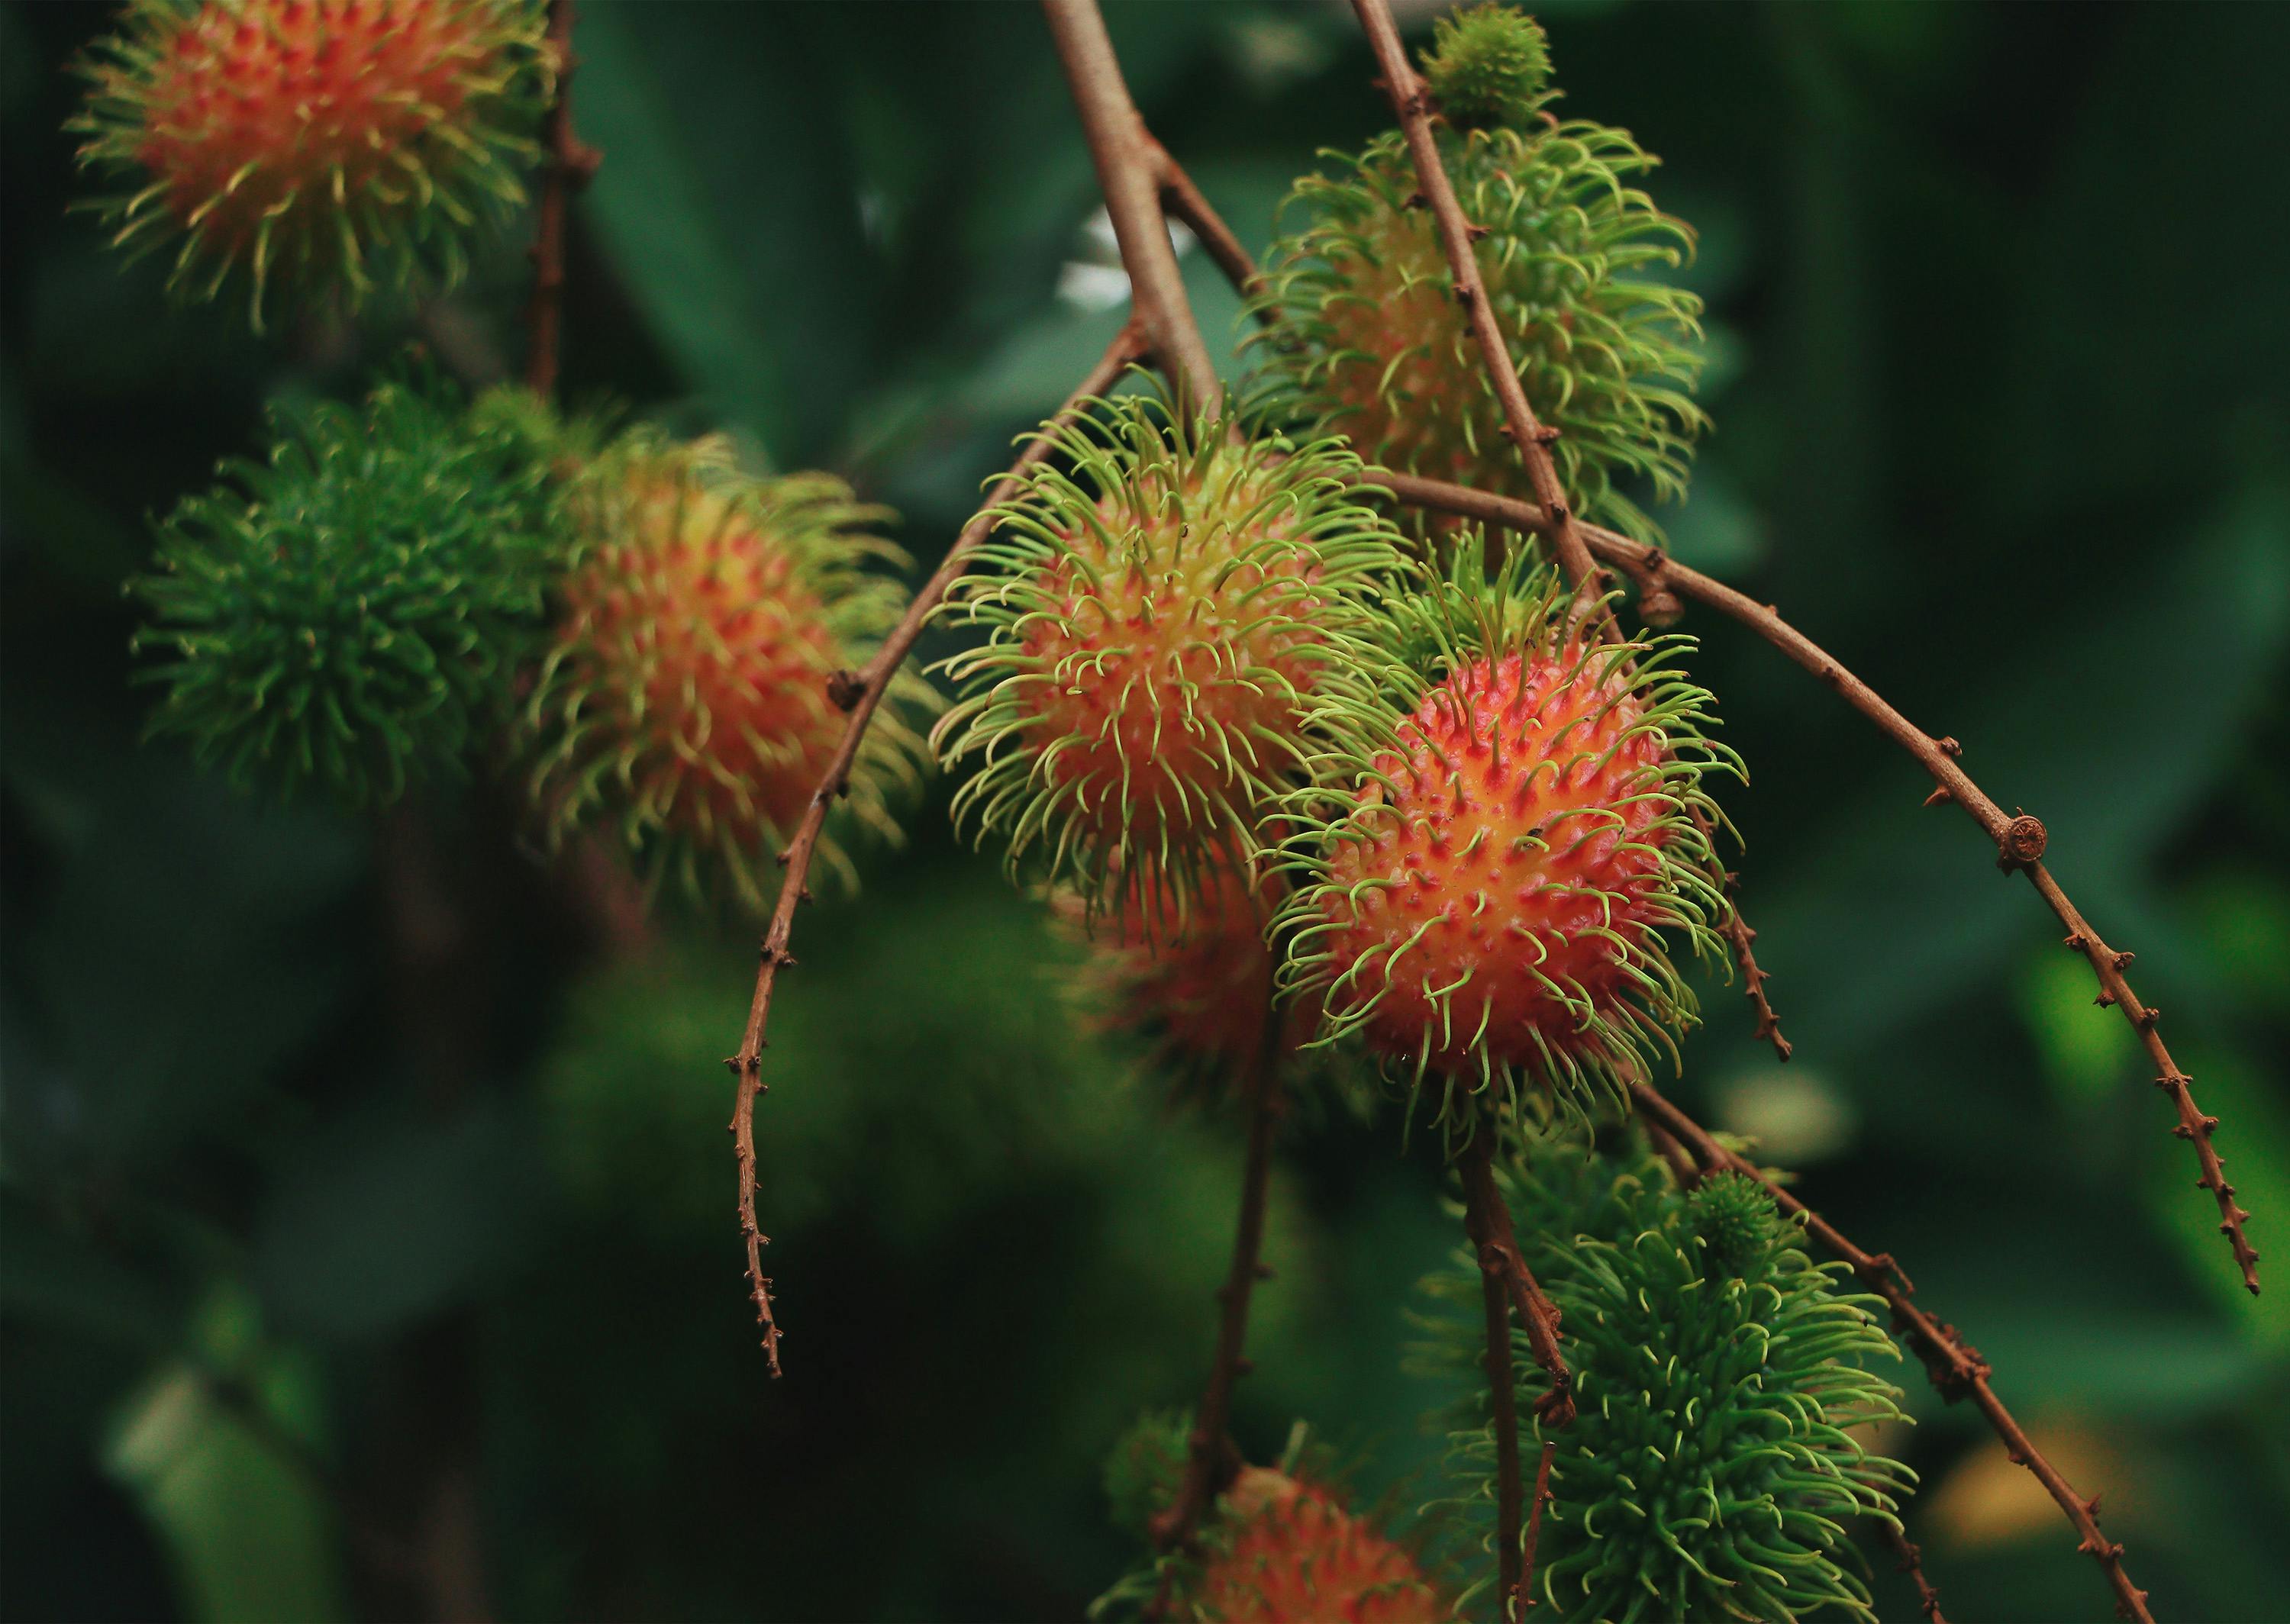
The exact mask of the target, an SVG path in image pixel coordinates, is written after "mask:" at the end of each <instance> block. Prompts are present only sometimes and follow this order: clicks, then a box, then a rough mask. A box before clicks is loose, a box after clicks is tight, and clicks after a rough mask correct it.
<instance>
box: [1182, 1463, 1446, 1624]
mask: <svg viewBox="0 0 2290 1624" xmlns="http://www.w3.org/2000/svg"><path fill="white" fill-rule="evenodd" d="M1252 1501H1253V1502H1255V1504H1254V1505H1253V1507H1252V1506H1251V1505H1250V1503H1249V1502H1252ZM1236 1502H1237V1503H1236ZM1227 1504H1228V1508H1229V1509H1228V1512H1227V1516H1228V1517H1229V1519H1230V1521H1229V1532H1228V1533H1227V1536H1226V1537H1225V1538H1224V1539H1223V1540H1218V1541H1216V1542H1215V1547H1216V1548H1215V1554H1214V1555H1213V1556H1211V1557H1210V1558H1209V1559H1208V1560H1207V1561H1206V1562H1205V1564H1203V1566H1202V1569H1201V1572H1200V1577H1199V1579H1198V1580H1197V1581H1196V1583H1195V1585H1194V1586H1193V1588H1192V1589H1191V1592H1190V1594H1189V1598H1188V1599H1189V1603H1190V1604H1191V1609H1192V1613H1193V1616H1194V1617H1196V1618H1198V1619H1203V1620H1216V1621H1217V1624H1334V1621H1336V1620H1342V1621H1343V1624H1430V1621H1431V1620H1437V1619H1445V1618H1446V1617H1447V1616H1448V1611H1447V1605H1446V1604H1445V1601H1444V1600H1443V1599H1442V1598H1441V1596H1439V1594H1438V1592H1437V1590H1436V1589H1435V1588H1433V1587H1432V1586H1431V1585H1430V1584H1429V1582H1428V1581H1427V1580H1425V1578H1424V1576H1423V1572H1422V1569H1421V1566H1420V1565H1419V1564H1418V1563H1417V1562H1416V1560H1415V1557H1414V1556H1413V1554H1412V1553H1411V1552H1409V1551H1408V1549H1407V1548H1405V1546H1402V1545H1400V1544H1399V1543H1397V1541H1395V1540H1391V1539H1390V1538H1389V1537H1387V1536H1386V1535H1385V1534H1384V1533H1382V1532H1381V1531H1380V1530H1378V1529H1377V1528H1376V1526H1375V1525H1374V1524H1373V1523H1371V1522H1370V1521H1369V1520H1368V1519H1366V1518H1365V1517H1362V1516H1356V1515H1354V1514H1353V1513H1352V1512H1350V1511H1349V1510H1347V1509H1345V1508H1344V1506H1343V1504H1342V1502H1341V1500H1338V1499H1337V1498H1336V1497H1335V1496H1334V1495H1333V1494H1332V1493H1330V1492H1328V1491H1326V1490H1325V1489H1322V1488H1320V1487H1318V1486H1317V1485H1316V1484H1309V1483H1304V1482H1300V1481H1298V1480H1296V1479H1294V1478H1291V1477H1285V1476H1281V1475H1280V1474H1278V1473H1275V1472H1269V1471H1265V1470H1262V1469H1256V1470H1252V1471H1249V1472H1246V1473H1244V1474H1243V1476H1242V1479H1241V1481H1240V1482H1239V1483H1237V1484H1236V1485H1235V1488H1234V1492H1233V1493H1232V1494H1231V1495H1229V1496H1228V1500H1227Z"/></svg>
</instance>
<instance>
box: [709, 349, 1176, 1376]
mask: <svg viewBox="0 0 2290 1624" xmlns="http://www.w3.org/2000/svg"><path fill="white" fill-rule="evenodd" d="M1143 353H1144V348H1143V343H1142V340H1141V337H1140V335H1139V333H1138V332H1137V329H1136V326H1135V324H1130V325H1127V326H1125V327H1124V328H1123V329H1122V330H1121V332H1119V333H1117V334H1116V335H1115V337H1114V340H1113V342H1112V343H1110V344H1109V345H1108V346H1106V349H1105V353H1104V354H1103V355H1102V356H1099V357H1098V360H1097V364H1096V365H1094V366H1093V367H1092V368H1090V370H1089V373H1088V375H1087V376H1086V377H1085V378H1084V379H1083V380H1081V383H1080V384H1079V386H1078V387H1077V388H1075V390H1074V392H1073V393H1072V394H1071V395H1070V396H1067V398H1066V403H1065V404H1064V405H1062V406H1061V407H1059V408H1058V410H1057V412H1056V413H1055V414H1054V415H1053V417H1052V418H1051V420H1050V421H1051V424H1052V425H1053V426H1062V425H1064V424H1065V423H1068V422H1069V421H1071V420H1072V419H1073V418H1074V417H1075V415H1076V414H1077V413H1078V412H1080V411H1081V410H1082V407H1083V403H1084V402H1085V401H1086V400H1088V399H1090V398H1091V397H1093V396H1099V395H1102V394H1103V393H1104V392H1105V391H1106V390H1107V389H1109V388H1112V387H1113V385H1114V383H1115V382H1116V381H1117V380H1118V379H1119V378H1120V376H1121V374H1122V373H1123V372H1125V370H1126V369H1127V368H1128V367H1129V366H1130V365H1131V364H1133V363H1134V362H1135V361H1136V360H1137V359H1138V358H1139V357H1140V356H1141V355H1142V354H1143ZM1049 454H1050V440H1049V436H1047V435H1046V434H1041V435H1035V436H1029V439H1028V442H1027V444H1026V449H1025V450H1024V451H1023V452H1020V453H1019V456H1018V460H1016V461H1015V462H1014V463H1013V464H1012V465H1011V468H1010V471H1009V472H1008V473H1006V474H1005V475H1004V476H1002V478H1001V479H1000V481H999V482H998V483H997V484H996V485H995V487H994V490H993V492H991V494H989V496H988V497H987V499H986V502H985V505H984V506H982V507H981V508H980V509H979V510H978V512H977V514H976V515H975V516H973V517H972V519H971V521H970V523H969V524H965V525H964V526H963V528H962V533H961V534H960V535H959V536H957V537H956V538H955V542H954V545H953V546H952V547H950V548H948V549H947V554H946V559H945V561H944V562H943V563H941V564H940V565H939V566H938V568H937V569H936V570H935V571H933V572H932V574H931V578H930V579H929V580H927V581H925V582H924V583H923V587H922V589H921V590H920V591H919V592H917V593H916V594H915V596H914V601H913V602H912V603H910V604H908V605H907V612H906V613H905V615H903V616H902V617H901V619H900V621H899V623H898V625H897V626H896V627H895V628H893V629H892V632H891V635H890V636H887V637H885V638H884V640H883V644H882V646H881V647H880V648H878V649H877V650H876V651H875V654H874V657H873V658H872V659H870V660H868V662H867V663H866V665H865V666H863V667H861V668H860V669H859V670H858V671H857V672H855V673H854V672H850V671H838V672H837V673H836V674H835V676H834V677H833V678H832V679H830V681H829V687H828V692H829V697H830V698H832V699H833V700H834V701H835V702H836V704H837V705H838V706H840V707H841V708H843V709H844V710H845V711H846V712H848V713H849V715H850V717H851V719H850V721H848V722H847V723H845V724H844V729H843V741H842V742H841V743H840V744H838V745H837V746H836V748H835V754H834V755H833V756H831V757H829V760H828V764H827V770H826V771H825V772H822V773H821V775H820V780H819V785H818V788H815V789H813V791H812V794H811V800H810V802H809V804H807V805H806V806H805V809H804V814H803V819H802V820H801V821H800V822H798V823H797V825H796V829H795V836H794V837H793V838H792V839H791V840H789V842H788V845H787V850H786V851H784V852H781V854H780V865H781V868H785V869H786V870H787V877H786V878H785V879H783V880H781V882H780V894H779V900H778V901H777V902H776V903H774V904H773V908H772V918H771V924H770V926H769V927H768V928H767V929H766V930H765V932H764V940H763V948H762V953H761V958H762V962H761V964H759V965H758V967H757V972H756V991H755V996H754V997H753V998H751V999H750V1000H749V1004H748V1024H747V1028H746V1029H745V1030H744V1031H743V1032H742V1033H741V1038H740V1049H739V1052H737V1053H736V1054H734V1055H733V1056H732V1057H731V1058H730V1059H729V1060H725V1062H724V1063H725V1065H726V1066H728V1067H730V1068H731V1070H732V1075H733V1076H735V1077H736V1078H738V1079H739V1084H738V1087H737V1088H736V1090H735V1091H734V1092H733V1102H732V1121H731V1124H730V1131H731V1134H732V1145H733V1152H734V1154H735V1155H736V1156H737V1158H738V1161H739V1165H740V1178H739V1196H738V1203H739V1218H740V1233H741V1237H742V1238H743V1240H744V1241H745V1243H746V1245H747V1253H748V1290H749V1296H750V1297H752V1298H753V1299H754V1301H755V1305H756V1323H757V1324H758V1325H760V1326H761V1327H762V1328H763V1341H764V1355H765V1358H766V1359H767V1360H769V1362H770V1364H771V1372H772V1374H773V1376H777V1375H778V1374H779V1373H780V1331H779V1324H778V1322H777V1321H776V1320H775V1319H773V1316H772V1283H771V1278H770V1276H767V1275H765V1273H764V1263H763V1249H764V1248H765V1246H768V1245H769V1244H771V1237H770V1236H766V1235H765V1233H764V1232H763V1230H762V1229H761V1228H759V1227H758V1226H757V1222H756V1098H757V1095H758V1094H760V1093H762V1092H764V1080H763V1068H764V1049H765V1041H764V1028H765V1023H766V1022H767V1021H768V1020H770V1019H771V1012H772V989H773V986H774V985H775V984H776V983H777V981H778V979H779V972H780V971H781V968H783V967H784V966H786V965H789V964H794V963H795V957H794V956H793V955H792V954H790V953H789V951H788V940H789V937H790V936H792V935H793V934H794V932H795V911H796V908H797V905H798V904H799V903H800V902H801V901H802V900H803V899H804V897H805V895H807V894H808V893H807V892H806V891H805V880H806V878H807V877H808V876H809V875H810V873H811V860H812V856H813V852H815V851H816V850H817V848H818V845H819V836H820V831H821V828H824V827H825V825H826V822H827V814H828V812H829V810H830V809H831V808H832V807H833V806H834V804H835V802H836V799H837V797H838V796H841V795H842V794H843V791H844V788H845V784H846V782H847V780H848V778H849V774H850V772H851V764H852V763H853V761H854V760H856V759H857V757H858V755H859V746H860V744H861V741H862V740H864V739H865V738H866V734H867V726H868V724H869V723H870V722H872V721H873V720H874V718H875V712H876V709H877V708H878V707H879V706H880V705H881V704H882V702H883V695H884V692H885V691H886V690H887V689H888V688H889V687H890V685H891V678H892V676H893V675H894V674H895V673H896V672H897V671H898V668H899V667H900V666H901V665H902V664H903V663H905V660H906V658H907V654H908V652H909V651H910V650H911V649H912V648H913V647H914V644H915V639H916V638H917V637H918V636H921V635H922V628H923V622H924V621H925V620H927V619H928V618H929V616H930V613H931V612H932V611H933V609H935V608H936V607H937V606H938V604H939V601H940V600H941V599H942V598H943V597H945V596H946V592H947V588H949V587H950V586H952V585H953V584H954V580H955V578H956V577H957V576H958V575H960V574H961V573H962V572H963V571H964V570H965V569H966V568H968V567H969V564H970V556H971V554H972V553H973V552H974V551H975V550H976V549H977V548H978V545H979V543H981V541H983V540H985V539H986V535H987V532H989V531H990V530H991V529H992V528H993V527H994V510H995V508H997V507H999V506H1000V505H1001V504H1002V503H1003V502H1005V501H1006V500H1009V499H1010V498H1011V497H1012V496H1013V495H1015V494H1016V493H1017V490H1018V486H1019V484H1020V482H1021V480H1023V478H1024V477H1025V476H1026V473H1027V471H1028V470H1029V469H1030V468H1032V467H1033V466H1034V465H1035V464H1036V463H1037V462H1039V461H1041V460H1043V459H1044V458H1045V457H1047V456H1048V455H1049Z"/></svg>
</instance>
